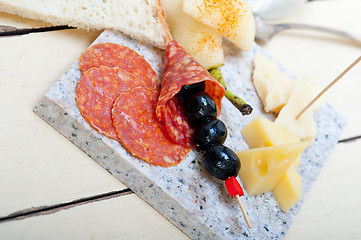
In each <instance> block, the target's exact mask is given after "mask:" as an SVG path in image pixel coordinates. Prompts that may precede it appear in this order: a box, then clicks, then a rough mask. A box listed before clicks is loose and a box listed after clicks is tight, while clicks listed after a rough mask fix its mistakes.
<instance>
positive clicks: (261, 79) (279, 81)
mask: <svg viewBox="0 0 361 240" xmlns="http://www.w3.org/2000/svg"><path fill="white" fill-rule="evenodd" d="M254 66H255V67H254V71H253V76H252V80H253V85H254V87H255V89H256V91H257V94H258V96H259V98H260V99H261V101H262V104H263V107H264V110H265V111H266V112H273V113H279V111H280V110H281V109H282V107H283V106H284V105H285V104H286V103H287V101H288V99H289V97H290V95H291V92H292V89H293V87H294V85H295V80H294V79H291V78H290V77H289V76H288V75H286V74H285V73H284V72H282V71H281V70H280V68H279V66H278V65H277V64H276V63H275V62H274V61H272V60H270V59H268V58H266V57H265V56H263V55H262V54H260V53H257V54H256V55H255V60H254Z"/></svg>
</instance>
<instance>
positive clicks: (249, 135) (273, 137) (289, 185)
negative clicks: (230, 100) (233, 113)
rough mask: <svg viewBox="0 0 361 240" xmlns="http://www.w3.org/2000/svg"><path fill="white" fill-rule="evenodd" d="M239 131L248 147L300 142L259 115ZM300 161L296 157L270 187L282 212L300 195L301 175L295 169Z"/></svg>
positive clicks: (297, 138) (295, 201)
mask: <svg viewBox="0 0 361 240" xmlns="http://www.w3.org/2000/svg"><path fill="white" fill-rule="evenodd" d="M241 132H242V135H243V137H244V140H245V141H246V143H247V145H248V146H249V147H250V148H257V147H267V146H275V145H281V144H287V143H297V142H300V137H298V136H296V135H294V134H292V133H291V132H289V131H288V130H287V129H285V128H283V127H280V126H278V125H277V124H275V123H274V122H272V121H270V120H268V119H266V118H264V117H261V116H257V117H256V118H254V119H253V120H252V121H251V122H250V123H248V124H247V125H246V126H245V127H244V128H243V129H242V130H241ZM300 161H301V157H298V158H297V159H296V161H295V162H294V163H293V165H292V166H291V167H290V168H289V169H288V170H287V172H286V173H285V174H284V175H283V176H282V177H281V179H280V180H279V181H278V182H277V183H276V185H275V187H274V188H273V189H272V193H273V195H274V197H275V199H276V201H277V202H278V205H279V206H280V208H281V210H282V211H283V212H286V211H288V210H289V209H291V208H292V207H293V206H294V205H295V204H296V203H297V202H298V201H299V200H300V198H301V197H302V177H301V175H300V174H299V173H298V171H297V169H298V165H299V163H300Z"/></svg>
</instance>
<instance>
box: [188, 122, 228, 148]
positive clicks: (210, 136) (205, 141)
mask: <svg viewBox="0 0 361 240" xmlns="http://www.w3.org/2000/svg"><path fill="white" fill-rule="evenodd" d="M226 138H227V127H226V125H225V124H224V123H223V122H222V121H221V120H219V119H214V120H212V121H210V122H208V123H206V124H203V125H202V126H200V127H199V128H197V129H196V130H195V132H194V135H193V142H194V144H195V145H196V146H197V147H198V148H199V149H201V150H207V149H208V148H209V147H211V146H212V145H215V144H223V143H224V141H226Z"/></svg>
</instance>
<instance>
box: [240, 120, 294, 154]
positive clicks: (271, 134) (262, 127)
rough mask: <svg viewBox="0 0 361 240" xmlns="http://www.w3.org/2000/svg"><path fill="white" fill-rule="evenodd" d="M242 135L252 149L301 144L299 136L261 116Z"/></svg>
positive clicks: (243, 130)
mask: <svg viewBox="0 0 361 240" xmlns="http://www.w3.org/2000/svg"><path fill="white" fill-rule="evenodd" d="M241 133H242V135H243V138H244V140H245V141H246V143H247V145H248V146H249V147H250V148H257V147H269V146H276V145H280V144H286V143H297V142H300V137H299V136H297V135H295V134H293V133H291V132H290V131H288V130H287V129H286V128H284V127H281V126H278V125H277V124H275V123H274V122H272V121H270V120H268V119H266V118H264V117H261V116H257V117H255V118H254V119H253V120H252V121H251V122H249V123H248V124H247V125H246V126H245V127H244V128H242V130H241Z"/></svg>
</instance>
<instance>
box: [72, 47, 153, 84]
mask: <svg viewBox="0 0 361 240" xmlns="http://www.w3.org/2000/svg"><path fill="white" fill-rule="evenodd" d="M79 60H80V64H79V68H80V70H81V71H82V73H84V72H86V71H87V70H89V69H91V68H93V67H99V66H107V67H119V68H121V69H123V70H126V71H128V72H130V73H132V74H134V75H135V76H136V77H137V78H139V79H140V80H142V81H143V82H144V83H145V84H146V86H148V87H149V88H153V89H155V90H158V89H159V79H158V76H157V74H156V73H155V72H154V70H153V69H152V67H151V66H150V65H149V63H148V62H147V61H146V60H145V59H144V58H143V57H142V56H140V55H139V54H138V53H136V52H135V51H133V50H132V49H129V48H127V47H124V46H121V45H119V44H114V43H99V44H96V45H93V46H91V47H90V48H88V49H87V50H86V51H85V52H84V53H83V54H82V55H81V57H80V59H79Z"/></svg>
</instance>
